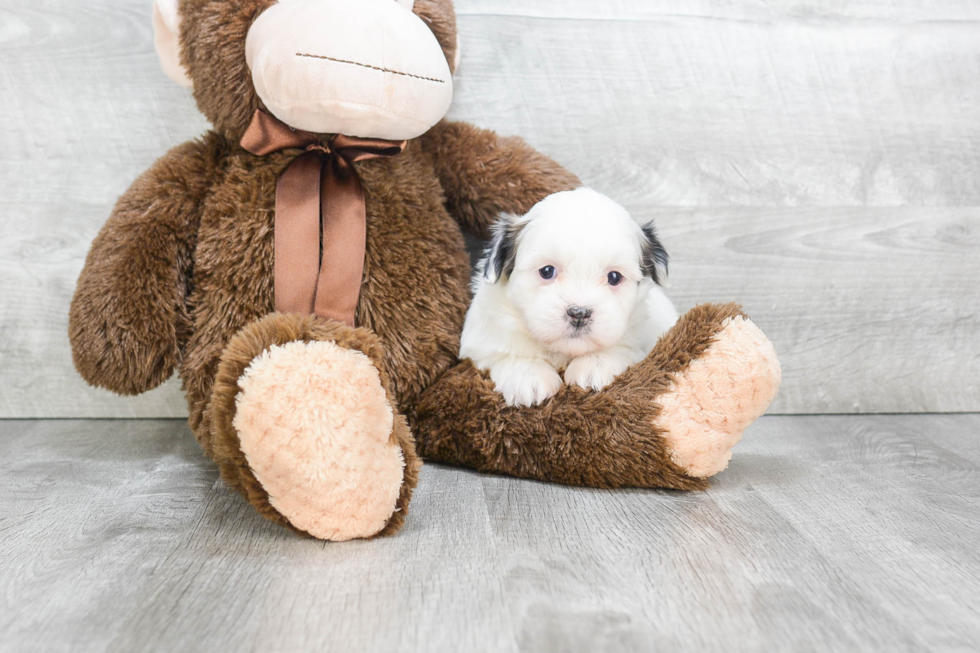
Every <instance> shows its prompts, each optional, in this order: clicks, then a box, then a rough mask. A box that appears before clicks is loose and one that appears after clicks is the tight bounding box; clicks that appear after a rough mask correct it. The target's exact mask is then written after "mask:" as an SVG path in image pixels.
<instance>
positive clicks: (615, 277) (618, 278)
mask: <svg viewBox="0 0 980 653" xmlns="http://www.w3.org/2000/svg"><path fill="white" fill-rule="evenodd" d="M606 279H608V280H609V285H610V286H618V285H619V284H620V283H622V282H623V275H621V274H620V273H619V272H610V273H609V274H607V275H606Z"/></svg>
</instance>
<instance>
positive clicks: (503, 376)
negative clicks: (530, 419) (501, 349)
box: [489, 356, 562, 406]
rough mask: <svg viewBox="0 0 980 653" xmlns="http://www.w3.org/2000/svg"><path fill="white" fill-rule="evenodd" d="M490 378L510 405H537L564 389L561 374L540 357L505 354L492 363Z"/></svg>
mask: <svg viewBox="0 0 980 653" xmlns="http://www.w3.org/2000/svg"><path fill="white" fill-rule="evenodd" d="M489 367H490V378H491V380H493V382H494V385H496V386H497V392H499V393H500V394H502V395H503V396H504V401H506V402H507V405H508V406H537V405H538V404H540V403H542V402H543V401H544V400H545V399H548V398H549V397H551V396H553V395H554V394H555V393H556V392H558V389H559V388H561V385H562V383H561V376H559V375H558V372H557V371H556V370H555V368H554V367H553V366H552V365H551V364H550V363H548V362H547V361H545V360H542V359H540V358H521V357H518V356H504V357H501V358H498V359H497V360H496V361H494V362H493V363H492V364H491V365H490V366H489Z"/></svg>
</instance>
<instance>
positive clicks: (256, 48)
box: [245, 0, 453, 140]
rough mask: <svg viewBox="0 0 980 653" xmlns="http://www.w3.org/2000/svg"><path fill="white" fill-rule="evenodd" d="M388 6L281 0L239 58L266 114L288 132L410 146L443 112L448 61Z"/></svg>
mask: <svg viewBox="0 0 980 653" xmlns="http://www.w3.org/2000/svg"><path fill="white" fill-rule="evenodd" d="M409 4H410V3H407V2H396V1H395V0H357V2H351V0H281V2H279V3H278V4H275V5H273V6H271V7H269V8H268V9H266V10H265V11H264V12H262V14H261V15H260V16H259V17H258V18H257V19H256V20H255V22H254V23H253V24H252V27H251V28H250V29H249V31H248V37H247V38H246V42H245V57H246V60H247V62H248V67H249V69H250V70H251V72H252V82H253V84H254V85H255V90H256V92H257V93H258V95H259V97H260V98H261V99H262V102H264V103H265V106H266V108H267V109H268V110H269V111H270V112H271V113H272V114H273V115H274V116H276V117H277V118H279V119H280V120H282V121H283V122H285V123H286V124H287V125H289V126H290V127H293V128H295V129H303V130H306V131H311V132H316V133H329V134H333V133H337V134H346V135H348V136H359V137H362V138H385V139H391V140H404V139H412V138H415V137H417V136H420V135H421V134H424V133H425V132H426V131H428V130H429V128H430V127H432V126H433V125H435V124H436V123H437V122H439V120H441V119H442V118H443V116H445V115H446V112H447V111H448V110H449V104H450V102H451V101H452V95H453V81H452V75H451V73H450V71H449V63H448V62H447V61H446V56H445V54H444V53H443V51H442V48H441V47H440V45H439V42H438V41H437V40H436V37H435V35H434V34H433V33H432V31H431V30H430V29H429V28H428V26H427V25H426V24H425V23H424V22H423V21H422V19H421V18H419V17H418V16H416V15H415V14H413V13H412V12H411V10H410V9H409V8H407V5H409Z"/></svg>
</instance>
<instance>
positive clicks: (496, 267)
mask: <svg viewBox="0 0 980 653" xmlns="http://www.w3.org/2000/svg"><path fill="white" fill-rule="evenodd" d="M514 219H515V218H514V216H508V215H505V216H501V218H500V220H499V221H498V222H497V223H496V224H495V225H494V226H493V238H492V239H491V240H490V244H489V245H487V249H486V255H485V256H484V259H483V261H484V262H483V276H484V277H486V278H487V279H489V280H490V281H491V283H496V282H498V281H500V280H501V279H506V278H507V277H509V276H510V273H511V272H513V271H514V266H515V265H516V264H517V238H518V237H519V236H520V235H521V230H522V229H523V228H524V223H521V224H515V223H514Z"/></svg>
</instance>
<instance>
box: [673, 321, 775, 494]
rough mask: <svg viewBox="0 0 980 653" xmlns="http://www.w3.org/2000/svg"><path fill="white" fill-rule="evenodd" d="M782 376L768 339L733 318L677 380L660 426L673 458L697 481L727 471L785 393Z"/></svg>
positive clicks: (749, 323) (747, 322)
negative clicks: (746, 437)
mask: <svg viewBox="0 0 980 653" xmlns="http://www.w3.org/2000/svg"><path fill="white" fill-rule="evenodd" d="M780 379H781V371H780V367H779V362H778V360H777V358H776V352H775V350H774V349H773V346H772V343H770V342H769V340H768V338H766V336H765V334H764V333H763V332H762V330H761V329H759V327H757V326H756V325H755V324H754V323H753V322H752V321H751V320H748V319H746V318H744V317H742V316H740V315H739V316H736V317H730V318H728V319H727V320H726V321H725V323H724V326H723V328H722V330H721V331H720V332H719V333H718V334H717V336H716V337H715V341H714V342H713V343H712V344H711V345H710V346H709V347H708V349H707V350H706V351H705V352H704V354H703V355H702V356H701V357H699V358H697V359H696V360H694V361H692V362H691V364H690V365H688V366H687V368H686V369H684V371H683V372H681V373H679V374H677V375H675V376H674V378H673V382H672V385H671V389H670V390H668V391H667V392H666V393H664V395H663V396H662V397H661V398H660V403H661V406H662V410H661V412H660V415H659V417H658V419H657V422H656V426H657V427H658V428H659V429H660V430H662V431H663V433H664V436H663V437H664V440H665V442H666V444H667V448H668V449H669V450H670V458H671V460H672V461H673V462H674V464H676V465H677V466H678V467H680V468H681V469H682V470H684V471H685V472H686V473H687V474H689V475H690V476H693V477H695V478H708V477H710V476H714V475H715V474H717V473H718V472H720V471H722V470H724V469H725V468H726V467H727V466H728V461H729V460H731V457H732V448H733V447H734V446H735V445H736V444H738V441H739V440H740V439H741V438H742V432H743V431H744V430H745V429H746V427H748V426H749V424H751V423H752V422H754V421H755V420H756V419H758V418H759V417H760V416H761V415H762V414H763V413H765V411H766V408H767V407H768V406H769V404H770V403H771V402H772V400H773V398H774V397H775V395H776V391H777V389H778V388H779V382H780Z"/></svg>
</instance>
